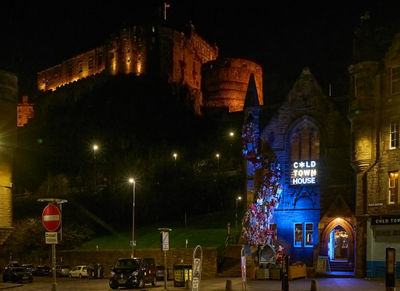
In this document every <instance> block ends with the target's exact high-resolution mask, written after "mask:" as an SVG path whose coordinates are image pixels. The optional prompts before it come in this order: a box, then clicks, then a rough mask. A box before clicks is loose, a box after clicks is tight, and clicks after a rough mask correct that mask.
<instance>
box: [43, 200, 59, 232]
mask: <svg viewBox="0 0 400 291" xmlns="http://www.w3.org/2000/svg"><path fill="white" fill-rule="evenodd" d="M42 222H43V226H44V228H45V229H46V230H47V231H56V230H57V229H58V228H59V227H60V225H61V211H60V209H58V207H57V206H56V205H54V204H49V205H47V206H46V207H45V208H44V209H43V213H42Z"/></svg>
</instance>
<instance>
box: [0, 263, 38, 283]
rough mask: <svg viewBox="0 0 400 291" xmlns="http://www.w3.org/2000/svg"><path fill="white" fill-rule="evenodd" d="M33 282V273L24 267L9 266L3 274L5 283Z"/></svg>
mask: <svg viewBox="0 0 400 291" xmlns="http://www.w3.org/2000/svg"><path fill="white" fill-rule="evenodd" d="M7 281H10V282H13V283H17V282H24V281H26V282H29V283H31V282H33V277H32V273H31V272H29V271H28V270H27V269H26V268H24V267H22V266H7V267H5V269H4V272H3V282H7Z"/></svg>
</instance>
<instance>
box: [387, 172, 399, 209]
mask: <svg viewBox="0 0 400 291" xmlns="http://www.w3.org/2000/svg"><path fill="white" fill-rule="evenodd" d="M398 193H399V172H397V171H396V172H389V197H388V204H395V203H397V202H398Z"/></svg>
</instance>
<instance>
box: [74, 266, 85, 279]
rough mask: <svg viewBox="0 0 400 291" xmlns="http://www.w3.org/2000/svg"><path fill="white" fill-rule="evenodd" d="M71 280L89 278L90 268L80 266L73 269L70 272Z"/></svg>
mask: <svg viewBox="0 0 400 291" xmlns="http://www.w3.org/2000/svg"><path fill="white" fill-rule="evenodd" d="M69 277H70V278H87V277H88V266H87V265H78V266H75V267H73V268H72V270H71V271H69Z"/></svg>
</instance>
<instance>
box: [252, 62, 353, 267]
mask: <svg viewBox="0 0 400 291" xmlns="http://www.w3.org/2000/svg"><path fill="white" fill-rule="evenodd" d="M263 112H265V113H263ZM263 114H268V115H270V118H269V119H268V122H267V123H266V124H265V125H264V126H262V127H261V128H262V130H261V142H262V145H261V148H264V149H267V148H269V149H271V150H272V151H273V152H274V153H275V155H276V158H277V160H278V161H279V162H280V164H281V168H282V170H283V176H282V180H283V181H282V185H283V192H282V195H281V200H280V203H279V206H278V207H277V208H276V209H275V213H274V219H275V221H274V223H275V224H276V229H277V241H278V243H279V244H281V245H282V246H284V247H285V252H286V254H288V255H290V256H291V261H302V262H305V263H306V264H307V265H309V266H312V265H313V264H315V263H316V256H318V255H321V256H329V248H331V251H332V245H333V243H332V242H330V235H331V233H332V231H333V230H335V229H338V228H340V229H344V230H345V231H346V232H347V233H348V237H349V244H350V246H349V247H348V250H349V252H348V254H347V259H348V260H349V262H350V263H351V264H352V263H353V261H354V233H353V232H354V230H353V228H354V225H355V219H354V209H353V199H354V196H353V174H352V169H351V166H350V155H349V152H350V138H349V132H350V129H349V124H348V122H347V120H346V117H345V116H343V115H341V114H340V111H339V110H338V109H337V108H336V105H335V104H334V103H333V102H332V101H331V100H330V99H329V98H328V97H327V96H325V95H324V93H323V92H322V90H321V88H320V86H319V85H318V83H317V81H316V80H315V78H314V77H313V75H312V74H311V72H310V71H309V69H307V68H306V69H304V70H303V72H302V73H301V75H300V77H299V78H298V80H297V81H296V82H295V83H294V85H293V87H292V90H291V91H290V92H289V94H288V96H287V98H286V99H285V101H284V102H283V103H282V104H281V106H280V107H279V108H278V109H277V110H276V111H274V112H266V110H263V109H261V118H260V120H265V119H266V118H263V117H262V115H263ZM310 173H311V174H310ZM296 175H297V176H296ZM307 177H308V178H309V179H307ZM249 187H253V188H255V189H256V188H257V186H253V185H249ZM248 193H249V191H248ZM253 193H254V192H253ZM248 199H251V197H249V195H248ZM252 199H254V197H253V198H252Z"/></svg>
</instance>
